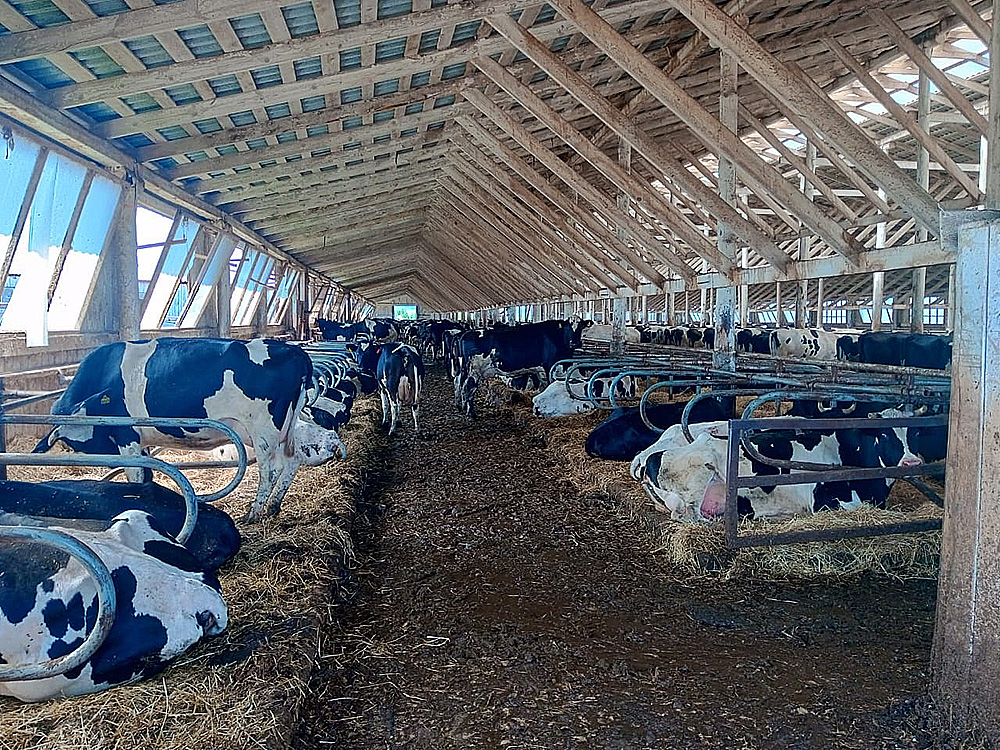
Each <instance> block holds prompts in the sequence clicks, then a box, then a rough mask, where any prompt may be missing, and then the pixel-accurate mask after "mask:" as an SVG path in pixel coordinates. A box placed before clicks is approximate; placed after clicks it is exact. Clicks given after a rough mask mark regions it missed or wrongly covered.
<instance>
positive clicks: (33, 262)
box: [0, 154, 87, 346]
mask: <svg viewBox="0 0 1000 750" xmlns="http://www.w3.org/2000/svg"><path fill="white" fill-rule="evenodd" d="M86 174H87V170H86V169H85V168H84V167H83V165H81V164H78V163H77V162H75V161H71V160H69V159H67V158H65V157H63V156H60V155H58V154H50V155H49V157H48V159H46V161H45V168H44V169H43V170H42V177H41V179H40V180H39V182H38V187H37V189H36V190H35V196H34V199H33V200H32V202H31V211H30V214H29V216H28V221H27V224H26V226H25V228H24V231H23V232H22V233H21V237H20V240H19V241H18V245H17V250H16V251H15V253H14V262H13V264H12V265H11V273H16V274H20V276H21V278H20V280H19V281H18V284H17V286H16V287H15V288H14V291H13V294H12V295H11V299H10V302H9V303H8V305H7V309H6V310H5V311H4V317H3V320H2V321H0V329H2V330H5V331H24V332H25V334H26V336H27V344H28V346H45V345H46V344H48V306H49V299H48V292H49V280H50V278H51V277H52V266H53V263H54V261H55V260H56V258H57V257H58V255H59V250H60V248H61V247H62V244H63V241H64V240H65V239H66V230H67V228H68V227H69V222H70V219H71V218H72V216H73V209H74V208H76V203H77V200H78V198H79V197H80V189H81V188H82V187H83V179H84V177H85V176H86Z"/></svg>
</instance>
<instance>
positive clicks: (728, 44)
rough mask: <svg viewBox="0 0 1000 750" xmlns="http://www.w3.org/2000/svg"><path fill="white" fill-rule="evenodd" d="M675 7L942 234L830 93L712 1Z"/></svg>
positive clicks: (917, 192)
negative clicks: (818, 88) (806, 78)
mask: <svg viewBox="0 0 1000 750" xmlns="http://www.w3.org/2000/svg"><path fill="white" fill-rule="evenodd" d="M558 2H559V3H560V7H561V6H562V5H565V4H573V5H575V6H582V5H583V4H582V3H580V2H579V0H558ZM670 3H671V4H672V5H673V6H674V7H675V8H677V9H678V10H679V11H680V12H681V13H683V14H684V15H685V16H686V17H687V18H688V19H689V20H690V21H691V22H692V23H694V25H695V26H697V27H698V29H699V30H700V31H701V32H702V33H703V34H705V35H706V36H707V37H708V38H709V39H711V40H712V42H713V43H715V44H717V45H719V46H720V47H721V48H723V49H725V50H726V51H728V52H730V53H731V54H733V55H735V56H736V57H737V59H738V60H739V62H740V66H741V67H742V68H743V69H744V70H746V71H747V72H748V73H750V75H751V76H753V78H754V79H755V80H756V81H757V82H758V83H759V84H760V85H762V86H763V87H765V88H767V89H768V90H770V91H771V93H773V94H774V95H775V96H776V97H779V98H781V99H782V100H783V101H785V102H787V103H788V106H789V107H790V108H792V109H793V110H795V111H796V112H797V113H799V114H801V115H802V116H803V117H805V118H806V119H808V120H809V121H810V122H811V123H812V124H813V125H814V126H815V127H816V128H817V129H818V130H819V131H820V133H821V134H822V135H824V136H825V137H826V138H828V139H829V141H830V142H831V143H832V144H833V145H834V146H835V147H836V148H837V149H838V150H840V151H841V153H843V154H844V155H845V156H847V157H848V158H850V159H851V161H852V162H854V163H855V164H856V165H857V166H858V168H860V169H861V170H862V171H864V172H865V174H867V175H868V177H869V178H870V179H872V180H873V181H874V182H875V183H876V184H878V185H880V186H881V187H882V188H883V189H884V190H885V191H886V193H888V194H889V195H891V196H893V198H894V199H895V200H897V201H898V202H899V204H900V205H901V206H904V207H906V208H907V209H908V210H909V211H910V212H911V213H912V214H913V216H914V218H916V219H917V220H918V221H919V222H920V223H921V225H923V226H925V227H926V228H927V229H928V230H930V231H932V232H937V229H938V213H939V211H940V207H939V206H938V205H937V202H936V201H935V200H934V199H933V198H932V197H931V196H930V195H929V194H928V193H927V191H926V190H923V189H922V188H921V187H920V186H919V185H917V183H916V182H915V181H914V180H913V179H912V178H911V177H910V176H909V175H907V174H906V173H905V172H904V171H903V170H901V169H900V168H899V167H897V166H896V165H895V163H894V162H893V161H892V160H891V159H890V158H889V157H888V156H887V155H886V154H885V152H883V151H882V150H881V149H880V148H879V147H878V146H877V145H876V144H875V143H873V142H872V140H871V139H870V138H869V137H868V136H867V135H865V133H864V132H863V131H862V130H861V129H860V128H859V127H858V126H857V125H855V124H854V123H853V121H851V120H850V119H849V118H847V117H846V116H845V115H844V113H843V111H842V110H841V109H839V108H838V107H837V106H836V105H835V104H834V103H833V102H832V101H831V100H830V98H829V97H828V96H827V95H826V93H825V92H823V93H822V95H820V94H819V93H818V92H817V91H816V90H815V89H814V88H812V87H811V86H810V85H808V84H807V83H806V82H805V81H804V80H802V78H801V77H800V75H799V74H798V72H797V71H794V70H792V69H791V68H789V67H788V66H786V65H784V64H783V63H781V62H780V61H779V60H778V59H777V58H775V57H774V56H773V55H772V54H771V53H770V52H768V51H767V50H766V49H764V47H763V46H762V45H761V44H760V43H759V42H758V41H757V40H756V39H754V38H753V36H751V35H750V34H749V33H748V32H747V31H746V30H745V29H743V28H742V27H741V26H740V25H739V24H737V23H734V22H733V19H731V18H730V17H729V16H727V15H726V14H725V13H723V12H722V11H721V10H719V9H718V8H717V7H716V6H715V5H713V4H711V3H710V2H708V0H670ZM588 11H589V9H588Z"/></svg>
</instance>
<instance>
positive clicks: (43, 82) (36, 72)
mask: <svg viewBox="0 0 1000 750" xmlns="http://www.w3.org/2000/svg"><path fill="white" fill-rule="evenodd" d="M3 67H4V68H13V69H14V70H16V71H17V72H18V73H21V74H22V75H26V76H28V78H30V79H31V80H33V81H35V82H36V83H37V84H38V85H39V86H40V87H41V88H45V89H56V88H59V87H60V86H68V85H69V84H71V83H74V81H73V79H72V78H70V77H69V76H68V75H66V74H65V73H64V72H63V71H62V68H59V67H57V66H56V65H53V64H52V63H50V62H49V61H48V60H46V59H44V58H41V57H35V58H32V59H31V60H22V61H21V62H16V63H11V64H10V65H4V66H3Z"/></svg>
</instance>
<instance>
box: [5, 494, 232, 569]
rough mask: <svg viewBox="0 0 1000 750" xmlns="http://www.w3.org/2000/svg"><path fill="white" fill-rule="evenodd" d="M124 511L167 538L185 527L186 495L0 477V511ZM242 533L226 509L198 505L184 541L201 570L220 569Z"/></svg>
mask: <svg viewBox="0 0 1000 750" xmlns="http://www.w3.org/2000/svg"><path fill="white" fill-rule="evenodd" d="M127 510H141V511H143V512H144V513H149V514H150V515H151V516H153V517H154V518H155V519H156V521H157V523H158V524H159V526H160V528H162V529H163V531H164V532H166V533H167V534H169V535H170V536H171V537H174V536H176V535H177V533H179V532H180V530H181V527H182V526H183V525H184V520H185V517H186V509H185V506H184V498H183V497H181V496H180V495H179V494H177V493H176V492H174V491H172V490H169V489H167V488H166V487H162V486H160V485H159V484H156V483H155V482H146V483H144V484H131V483H129V484H125V483H122V482H103V481H97V480H94V479H58V480H54V481H51V482H19V481H13V480H4V481H0V514H3V513H10V514H15V515H18V516H24V517H33V518H44V519H48V520H50V521H51V523H54V524H57V525H58V524H59V523H63V519H76V520H91V521H100V522H103V524H104V526H107V525H108V524H110V523H111V519H113V518H114V517H115V516H117V515H118V514H120V513H124V512H125V511H127ZM240 541H241V540H240V532H239V531H237V529H236V524H235V523H233V519H231V518H230V517H229V516H228V515H227V514H226V513H224V512H223V511H221V510H219V509H218V508H216V507H214V506H212V505H209V504H208V503H201V504H200V505H199V506H198V520H197V521H196V522H195V525H194V530H193V531H192V532H191V536H190V537H188V540H187V541H186V542H184V548H185V549H187V551H188V552H190V553H191V554H192V555H193V556H194V558H195V560H197V562H198V565H199V567H200V568H201V569H202V570H218V569H219V568H220V567H222V566H223V565H225V564H226V563H228V562H229V561H230V560H231V559H232V558H233V557H234V556H235V555H236V553H237V551H239V548H240Z"/></svg>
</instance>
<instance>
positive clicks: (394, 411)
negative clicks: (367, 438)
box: [389, 396, 399, 435]
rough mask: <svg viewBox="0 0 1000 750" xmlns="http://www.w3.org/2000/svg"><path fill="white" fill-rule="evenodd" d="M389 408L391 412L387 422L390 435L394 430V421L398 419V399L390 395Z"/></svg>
mask: <svg viewBox="0 0 1000 750" xmlns="http://www.w3.org/2000/svg"><path fill="white" fill-rule="evenodd" d="M389 408H390V410H391V412H392V420H391V421H390V422H389V434H390V435H392V434H393V433H394V432H395V431H396V422H398V421H399V399H398V398H393V397H392V396H390V397H389Z"/></svg>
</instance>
